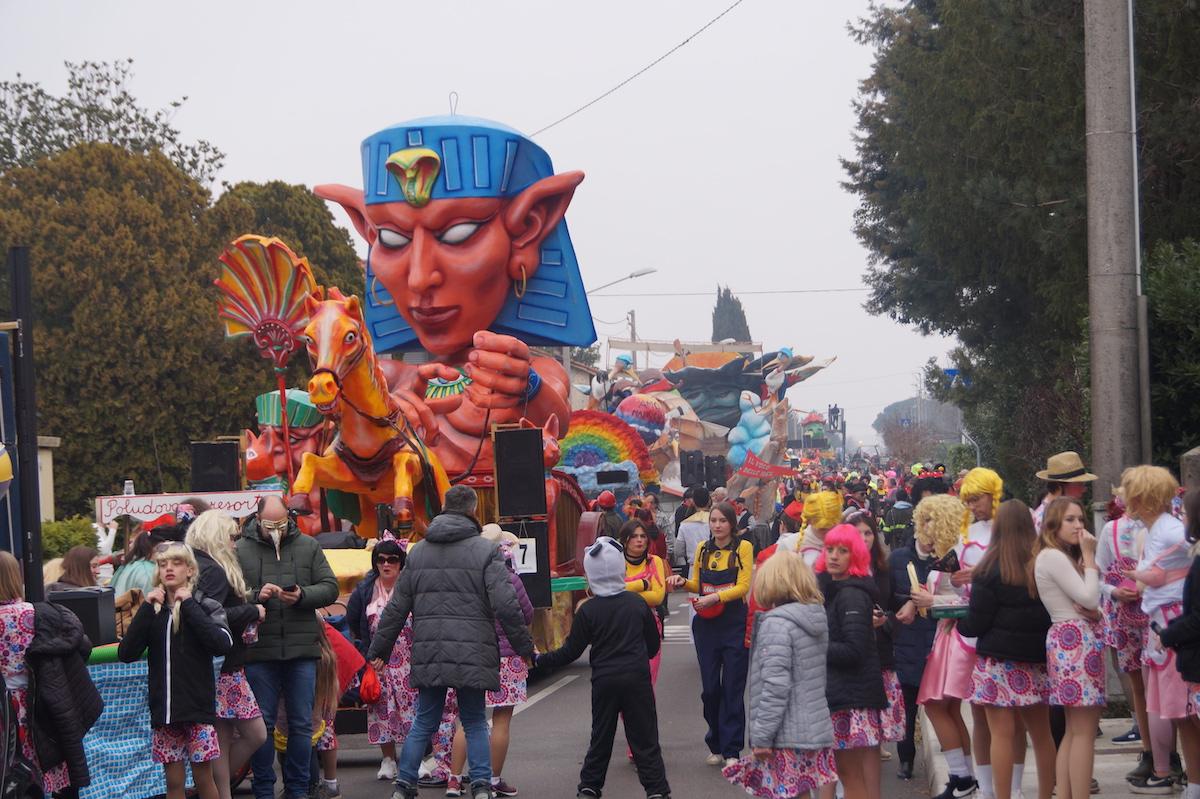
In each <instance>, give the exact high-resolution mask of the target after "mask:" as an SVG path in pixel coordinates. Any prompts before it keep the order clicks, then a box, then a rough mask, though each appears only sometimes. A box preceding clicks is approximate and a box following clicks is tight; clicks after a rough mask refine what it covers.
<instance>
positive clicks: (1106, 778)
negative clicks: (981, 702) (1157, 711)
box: [917, 702, 1141, 799]
mask: <svg viewBox="0 0 1200 799" xmlns="http://www.w3.org/2000/svg"><path fill="white" fill-rule="evenodd" d="M963 705H964V707H963V717H964V719H965V720H966V723H967V729H970V728H971V711H970V709H969V708H968V707H966V703H965V702H964V703H963ZM917 718H918V720H919V722H920V724H919V732H920V736H921V740H920V741H919V742H918V746H919V750H920V753H921V757H923V758H924V760H925V767H926V774H928V775H929V795H930V796H936V795H937V794H939V793H941V791H942V789H943V788H944V787H946V781H947V774H946V761H945V759H944V758H943V757H942V756H941V754H940V750H939V747H938V742H937V736H936V735H935V734H934V732H933V725H931V724H930V723H929V720H928V719H927V718H926V717H925V713H924V712H922V713H921V714H920V715H919V716H918V717H917ZM1100 728H1101V729H1102V730H1103V731H1104V735H1103V737H1100V738H1097V739H1096V766H1095V769H1094V770H1093V772H1092V775H1093V776H1094V777H1095V778H1096V779H1097V780H1098V781H1099V783H1100V796H1102V797H1105V798H1106V799H1126V797H1133V796H1137V794H1134V793H1132V792H1131V791H1130V790H1129V783H1128V782H1126V781H1125V772H1127V771H1129V770H1130V769H1132V768H1133V767H1134V766H1135V765H1137V755H1138V752H1140V751H1141V744H1140V743H1133V744H1114V743H1113V742H1112V738H1113V736H1116V735H1120V734H1121V733H1123V732H1125V731H1127V730H1128V729H1129V719H1127V718H1125V719H1101V720H1100ZM1021 793H1022V794H1024V795H1025V798H1026V799H1036V797H1037V767H1036V765H1035V764H1034V759H1033V750H1032V749H1028V750H1026V752H1025V778H1024V780H1023V781H1022V783H1021Z"/></svg>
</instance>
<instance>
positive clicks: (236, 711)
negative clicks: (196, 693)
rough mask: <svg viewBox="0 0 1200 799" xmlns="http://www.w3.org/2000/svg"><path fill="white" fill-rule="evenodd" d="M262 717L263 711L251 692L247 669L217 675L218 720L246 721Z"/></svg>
mask: <svg viewBox="0 0 1200 799" xmlns="http://www.w3.org/2000/svg"><path fill="white" fill-rule="evenodd" d="M260 716H262V710H260V709H259V707H258V702H257V700H255V698H254V691H252V690H250V682H249V681H248V680H247V679H246V670H245V669H238V670H237V671H235V672H232V673H230V674H225V673H221V674H218V675H217V718H219V719H238V720H245V719H256V718H259V717H260Z"/></svg>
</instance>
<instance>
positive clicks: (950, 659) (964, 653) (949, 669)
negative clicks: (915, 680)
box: [917, 619, 975, 705]
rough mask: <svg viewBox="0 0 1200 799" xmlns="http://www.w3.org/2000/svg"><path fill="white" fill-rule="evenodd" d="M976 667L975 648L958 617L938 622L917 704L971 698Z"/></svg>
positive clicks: (926, 660) (926, 661)
mask: <svg viewBox="0 0 1200 799" xmlns="http://www.w3.org/2000/svg"><path fill="white" fill-rule="evenodd" d="M974 668H975V647H974V645H972V644H969V643H967V641H966V640H965V639H964V638H963V637H962V636H961V635H959V634H958V629H957V628H956V626H955V623H954V619H942V620H941V621H940V622H938V628H937V637H936V638H934V639H933V649H931V650H930V652H929V656H928V657H927V658H926V659H925V674H924V676H923V677H921V689H920V691H919V692H918V693H917V704H918V705H923V704H925V703H926V702H943V701H947V700H952V699H967V698H968V697H970V696H971V672H972V670H973V669H974Z"/></svg>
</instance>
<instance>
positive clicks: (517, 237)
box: [504, 172, 583, 279]
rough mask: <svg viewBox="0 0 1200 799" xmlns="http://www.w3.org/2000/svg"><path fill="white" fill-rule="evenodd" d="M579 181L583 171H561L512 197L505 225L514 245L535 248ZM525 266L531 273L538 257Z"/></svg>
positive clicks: (557, 219) (563, 210) (560, 215)
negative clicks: (559, 173)
mask: <svg viewBox="0 0 1200 799" xmlns="http://www.w3.org/2000/svg"><path fill="white" fill-rule="evenodd" d="M581 182H583V173H582V172H563V173H562V174H561V175H551V176H550V177H548V178H542V179H541V180H539V181H538V182H537V183H534V184H533V185H532V186H530V187H529V188H527V189H525V191H523V192H521V193H520V194H518V195H517V196H516V197H514V198H513V199H512V201H511V202H509V204H508V207H507V208H506V209H505V211H504V227H505V229H507V230H508V234H509V235H510V236H511V237H512V242H513V247H514V248H516V249H528V248H535V249H536V248H537V247H538V246H539V245H540V244H541V243H542V242H543V241H544V240H545V238H546V237H547V236H549V235H550V231H552V230H554V227H555V225H557V224H558V223H559V222H561V221H562V218H563V216H564V215H565V214H566V213H567V206H568V205H570V204H571V198H572V197H573V196H574V195H575V187H576V186H578V185H579V184H580V183H581ZM527 266H528V268H530V273H531V274H532V269H534V268H536V267H537V259H533V262H532V263H531V264H528V265H527ZM513 277H514V279H515V278H516V277H517V276H516V275H514V276H513Z"/></svg>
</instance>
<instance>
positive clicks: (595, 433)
mask: <svg viewBox="0 0 1200 799" xmlns="http://www.w3.org/2000/svg"><path fill="white" fill-rule="evenodd" d="M558 444H559V447H560V448H561V450H562V456H561V457H560V459H559V462H558V467H559V468H560V469H562V470H563V471H565V472H568V473H570V474H573V475H575V477H576V479H577V480H579V483H580V486H582V487H583V489H584V493H585V494H589V495H590V494H591V491H590V490H589V488H590V487H591V485H594V484H595V473H596V472H598V471H607V470H614V471H624V470H626V468H627V469H628V471H630V472H631V475H632V472H633V470H635V469H636V472H637V477H638V480H640V481H641V483H642V485H644V486H648V485H652V484H656V483H658V479H659V477H658V470H657V469H655V468H654V464H653V463H652V462H651V461H650V450H648V449H647V448H646V442H644V441H642V437H641V435H639V434H638V431H637V430H635V429H633V428H632V427H630V426H629V425H628V424H626V423H625V422H623V421H621V420H620V419H618V418H617V417H615V416H613V415H612V414H608V413H601V412H600V411H575V412H574V413H572V414H571V426H570V429H569V430H568V432H567V435H566V436H565V437H564V438H562V439H561V440H560V441H559V442H558ZM626 461H628V462H629V464H628V467H625V466H624V464H625V462H626ZM589 477H590V478H591V479H588V478H589Z"/></svg>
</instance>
